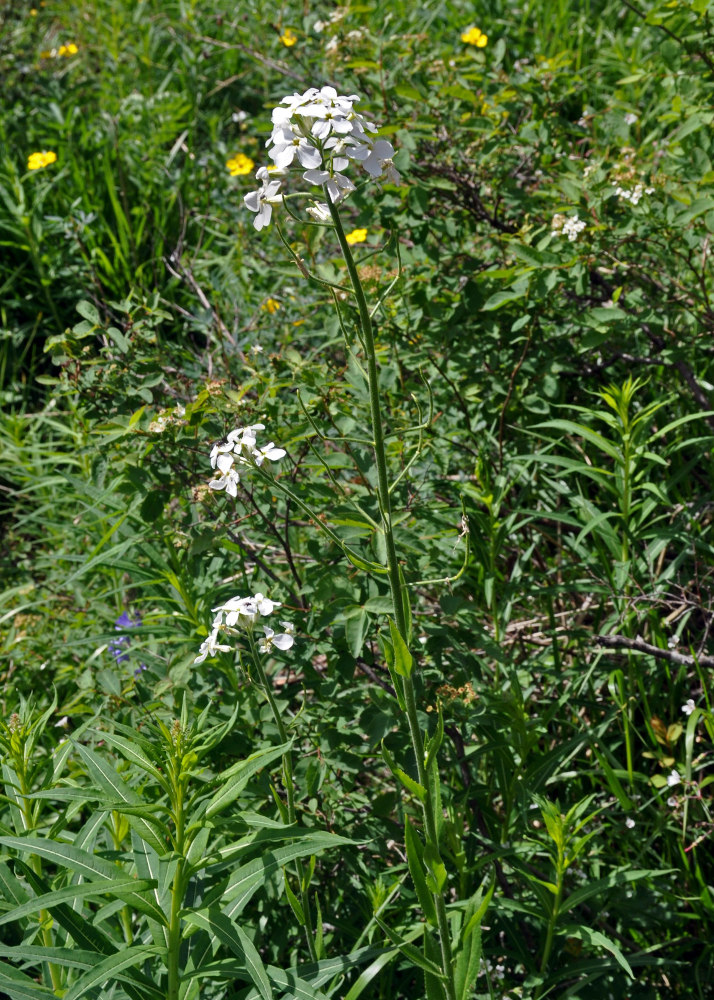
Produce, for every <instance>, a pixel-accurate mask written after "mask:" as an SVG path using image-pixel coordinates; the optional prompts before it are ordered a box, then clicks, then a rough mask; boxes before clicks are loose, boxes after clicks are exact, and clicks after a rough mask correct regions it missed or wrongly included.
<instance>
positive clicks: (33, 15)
mask: <svg viewBox="0 0 714 1000" xmlns="http://www.w3.org/2000/svg"><path fill="white" fill-rule="evenodd" d="M30 17H37V10H36V9H35V8H34V7H33V8H32V10H31V11H30Z"/></svg>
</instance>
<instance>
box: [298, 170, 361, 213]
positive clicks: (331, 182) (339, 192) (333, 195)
mask: <svg viewBox="0 0 714 1000" xmlns="http://www.w3.org/2000/svg"><path fill="white" fill-rule="evenodd" d="M303 177H304V178H305V180H306V181H309V183H310V184H320V185H322V184H324V185H326V187H327V193H328V194H329V196H330V200H331V201H332V203H333V205H337V204H338V203H339V202H341V201H342V200H343V199H344V198H346V197H347V195H348V194H349V192H350V191H354V189H355V186H354V184H353V183H352V181H351V180H350V179H349V177H345V175H344V174H333V175H332V176H330V174H329V172H328V171H327V170H306V171H305V173H304V174H303Z"/></svg>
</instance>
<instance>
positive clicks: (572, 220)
mask: <svg viewBox="0 0 714 1000" xmlns="http://www.w3.org/2000/svg"><path fill="white" fill-rule="evenodd" d="M586 226H587V222H583V220H582V219H580V218H579V217H578V216H577V214H576V215H571V216H570V217H569V218H567V219H566V220H565V222H564V223H563V235H564V236H567V237H568V239H569V240H570V242H571V243H572V242H573V240H576V239H577V238H578V233H580V232H582V231H583V229H585V227H586Z"/></svg>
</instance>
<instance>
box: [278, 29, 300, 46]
mask: <svg viewBox="0 0 714 1000" xmlns="http://www.w3.org/2000/svg"><path fill="white" fill-rule="evenodd" d="M297 40H298V38H297V35H296V34H295V32H294V31H293V30H292V29H291V28H286V29H285V31H284V32H283V33H282V35H281V36H280V41H281V42H282V43H283V45H286V46H287V47H288V48H290V46H291V45H294V44H295V42H296V41H297Z"/></svg>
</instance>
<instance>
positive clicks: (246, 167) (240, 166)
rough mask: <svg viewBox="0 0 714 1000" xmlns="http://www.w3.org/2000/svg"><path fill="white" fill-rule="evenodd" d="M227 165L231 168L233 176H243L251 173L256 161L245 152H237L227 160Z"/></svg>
mask: <svg viewBox="0 0 714 1000" xmlns="http://www.w3.org/2000/svg"><path fill="white" fill-rule="evenodd" d="M226 166H227V167H228V169H229V170H230V174H231V177H241V176H242V175H243V174H249V173H250V172H251V170H252V169H253V167H254V166H255V163H254V162H253V160H251V158H250V157H249V156H246V155H245V154H244V153H236V155H235V156H233V157H231V159H230V160H226Z"/></svg>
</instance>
